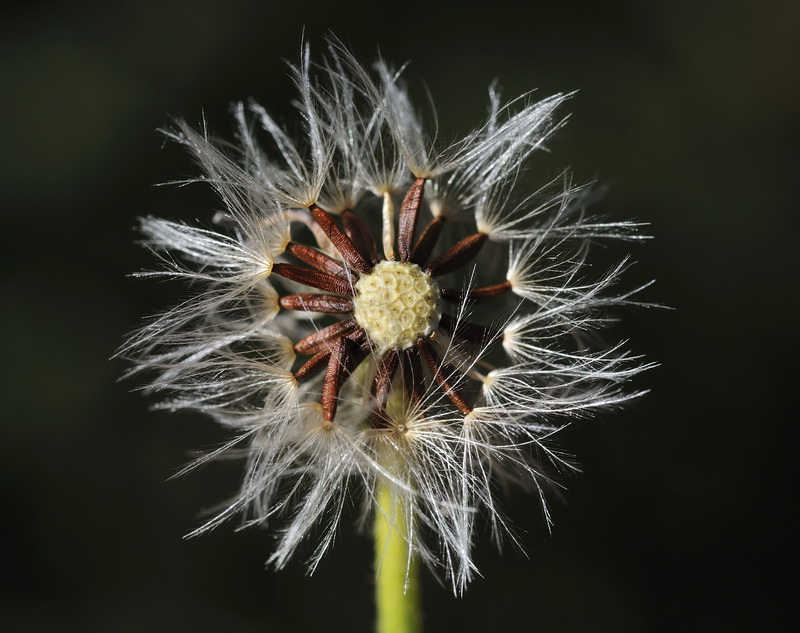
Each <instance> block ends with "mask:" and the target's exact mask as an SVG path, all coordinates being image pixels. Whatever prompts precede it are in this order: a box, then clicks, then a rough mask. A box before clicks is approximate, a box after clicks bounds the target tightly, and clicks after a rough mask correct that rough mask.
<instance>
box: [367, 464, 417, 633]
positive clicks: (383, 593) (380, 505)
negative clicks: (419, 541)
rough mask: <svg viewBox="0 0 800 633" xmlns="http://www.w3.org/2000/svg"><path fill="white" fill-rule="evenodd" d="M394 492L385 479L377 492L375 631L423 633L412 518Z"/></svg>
mask: <svg viewBox="0 0 800 633" xmlns="http://www.w3.org/2000/svg"><path fill="white" fill-rule="evenodd" d="M392 488H393V484H392V483H391V482H389V481H386V480H385V479H383V480H381V481H379V482H378V485H377V489H376V491H375V492H376V506H377V507H376V511H375V525H374V538H375V608H376V611H377V618H376V627H375V630H376V632H377V633H420V632H421V631H422V626H421V624H422V623H421V619H422V618H421V610H420V589H419V568H418V567H419V566H418V561H417V558H416V556H414V555H413V554H412V552H411V551H410V548H409V539H410V535H409V525H408V516H409V514H408V512H407V509H406V508H404V507H403V502H402V501H401V500H400V499H399V498H398V496H397V495H396V494H395V493H394V492H393V489H392Z"/></svg>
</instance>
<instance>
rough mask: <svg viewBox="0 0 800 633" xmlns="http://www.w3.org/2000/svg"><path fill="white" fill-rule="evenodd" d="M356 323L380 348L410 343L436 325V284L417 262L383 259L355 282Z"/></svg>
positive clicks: (438, 305)
mask: <svg viewBox="0 0 800 633" xmlns="http://www.w3.org/2000/svg"><path fill="white" fill-rule="evenodd" d="M353 305H354V311H353V314H354V316H355V319H356V321H357V322H358V324H359V325H360V326H361V327H363V328H364V330H366V332H367V335H368V336H369V337H370V338H371V339H372V341H373V342H374V343H375V344H376V345H377V346H378V348H379V349H380V350H382V351H385V350H388V349H391V348H393V347H398V348H401V349H404V348H406V347H411V346H412V345H414V344H415V343H416V342H417V339H418V338H419V337H420V336H426V335H428V334H430V333H431V332H432V331H433V330H434V329H436V327H437V326H438V325H439V319H440V318H441V316H442V303H441V299H440V298H439V286H438V285H437V283H436V282H435V281H434V280H433V279H431V277H430V275H428V274H426V273H424V272H422V269H420V267H419V266H417V265H416V264H412V263H409V262H395V261H383V262H380V263H379V264H377V265H376V266H375V267H374V268H373V269H372V272H370V273H368V274H366V275H362V276H361V278H360V279H359V280H358V283H356V295H355V297H354V298H353Z"/></svg>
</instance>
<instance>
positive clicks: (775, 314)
mask: <svg viewBox="0 0 800 633" xmlns="http://www.w3.org/2000/svg"><path fill="white" fill-rule="evenodd" d="M2 11H3V13H2V19H1V20H0V24H1V26H0V34H1V35H2V37H0V51H1V52H0V79H2V83H1V84H0V86H2V87H1V88H0V93H1V94H2V96H0V115H1V116H0V161H2V163H1V164H0V188H1V189H2V191H1V193H0V200H2V211H3V218H2V226H3V230H2V234H3V236H4V237H3V240H2V244H3V248H2V251H1V254H0V261H1V262H2V282H0V283H1V284H2V285H1V286H0V289H1V292H2V300H3V309H2V311H0V319H1V321H0V323H1V326H0V332H2V336H3V342H2V349H3V363H2V371H3V379H2V398H3V403H2V426H1V427H0V441H1V444H0V486H1V487H2V488H1V490H2V499H3V503H2V512H3V520H2V523H1V524H0V525H1V526H2V527H1V528H0V529H2V538H1V539H0V543H2V549H3V555H2V556H3V558H2V561H3V562H2V564H0V579H2V592H1V593H0V629H2V630H3V631H9V632H11V631H34V632H38V631H69V632H71V631H80V632H94V631H98V632H100V631H102V632H107V631H114V632H117V631H120V632H140V631H142V632H145V631H146V632H156V631H195V632H198V633H200V632H212V631H214V632H217V631H226V632H250V631H252V632H256V631H258V632H262V633H264V632H270V633H271V632H276V633H277V632H306V631H326V632H328V633H333V632H334V631H368V630H370V627H371V622H372V618H373V615H372V599H371V588H370V546H369V542H368V540H367V539H365V538H364V537H362V536H360V535H358V534H357V533H356V532H355V530H353V529H351V525H350V523H349V522H347V521H346V522H345V525H344V528H345V529H344V530H342V532H341V537H340V539H339V542H338V543H337V545H336V547H335V549H334V551H333V552H332V553H331V554H330V555H329V556H328V558H327V560H326V561H325V562H324V563H323V565H322V566H321V568H320V570H319V572H318V573H317V574H316V575H315V576H313V577H312V578H310V579H309V578H307V577H306V576H305V575H304V570H303V566H302V564H301V563H299V562H297V563H295V564H294V565H293V566H291V568H290V569H288V570H286V571H283V572H273V571H271V570H265V569H264V566H263V563H264V560H265V559H266V558H267V556H268V554H269V552H270V549H271V544H272V540H271V535H270V534H269V533H266V532H262V531H258V530H255V531H248V532H239V533H236V532H235V531H234V529H233V528H234V527H235V526H234V525H233V524H231V525H228V526H225V527H223V528H220V529H218V530H217V531H216V532H214V533H212V534H210V535H207V536H204V537H202V538H199V539H194V540H190V541H185V540H182V536H183V535H184V534H186V533H187V532H189V531H190V530H192V529H193V528H194V527H196V526H197V524H198V513H199V512H200V510H202V509H204V508H207V507H209V506H210V505H211V504H213V503H215V502H217V501H220V500H222V499H224V498H225V497H226V495H228V494H229V493H232V492H233V491H234V490H235V488H236V486H237V483H238V479H239V476H240V473H239V469H238V467H237V465H236V464H231V463H225V464H218V465H213V466H210V467H207V468H204V469H202V470H200V471H198V472H195V473H194V474H192V475H190V476H187V477H185V478H180V479H177V480H173V481H167V479H168V478H169V477H170V476H171V475H172V474H174V473H175V472H176V471H177V470H178V469H179V467H180V466H181V465H182V464H184V463H185V462H186V461H187V460H188V459H189V457H190V455H191V451H192V450H193V449H202V448H207V447H209V446H213V445H215V444H216V443H218V442H220V441H221V440H223V439H224V437H225V436H224V434H223V433H222V431H221V430H220V429H218V428H216V427H215V426H214V425H213V424H212V423H211V422H210V421H207V420H205V419H203V418H197V417H194V416H191V415H167V414H163V413H154V412H149V411H148V410H147V407H148V402H147V401H146V400H145V399H144V398H142V397H141V396H140V395H138V394H136V393H131V392H130V390H131V389H132V388H133V387H134V385H132V384H129V383H123V384H119V383H118V382H116V381H117V377H118V376H119V375H120V373H121V372H122V371H123V370H124V364H123V363H121V362H109V361H108V358H109V357H110V356H111V355H112V354H113V352H114V349H115V348H116V347H117V345H118V344H119V343H120V341H121V340H122V338H123V336H124V335H125V333H126V332H128V331H130V330H131V329H132V328H133V327H135V325H136V324H137V323H138V321H139V319H140V318H141V317H142V316H143V315H146V314H151V313H153V312H155V311H158V310H159V309H162V308H163V307H165V306H167V305H168V304H170V303H171V302H172V301H173V300H174V296H173V294H172V293H173V292H174V287H172V286H168V285H164V284H158V283H152V282H143V281H136V280H132V279H130V278H128V277H126V275H127V274H128V273H130V272H132V271H135V270H139V269H142V268H145V267H148V266H149V265H150V264H151V261H150V258H149V256H148V255H147V253H146V252H145V251H144V250H142V249H140V248H139V247H137V246H136V245H135V244H134V238H135V234H134V232H133V231H132V228H133V226H134V224H135V221H136V220H135V219H136V217H137V216H139V215H142V214H150V213H152V214H155V215H158V216H164V217H169V218H173V219H186V220H194V219H198V220H201V221H204V220H206V219H207V218H209V217H210V215H211V212H212V211H213V210H214V209H216V208H218V204H217V202H216V200H215V199H214V197H213V195H212V194H211V193H210V192H209V191H206V190H204V189H203V188H202V187H199V186H197V187H187V188H182V189H179V188H176V187H154V186H153V185H155V184H157V183H160V182H165V181H168V180H171V179H175V178H180V177H183V176H186V175H194V174H195V173H196V172H195V170H194V167H193V165H192V164H191V162H190V160H189V159H188V158H187V157H186V156H185V155H184V154H183V152H182V151H181V150H180V149H179V148H177V147H175V146H170V145H168V146H165V147H162V145H163V140H162V138H161V137H160V136H159V135H158V134H157V133H156V129H157V128H159V127H161V126H164V125H165V124H168V123H169V121H170V116H180V117H185V118H186V119H188V120H189V121H190V122H198V121H199V120H200V119H201V116H202V115H203V113H204V114H205V117H206V118H207V119H208V121H209V124H210V127H211V129H212V130H214V131H216V132H218V133H219V134H220V135H222V136H228V135H229V134H230V132H231V129H232V126H231V123H230V116H229V112H228V108H229V104H230V103H231V102H233V101H235V100H239V99H245V98H247V97H254V98H256V99H257V100H258V101H260V102H261V103H262V104H263V105H265V106H266V107H267V108H268V109H269V110H270V111H271V112H273V113H276V114H277V116H279V117H283V116H285V117H286V118H289V117H290V116H292V115H291V110H290V106H289V105H288V101H289V98H290V97H292V96H293V93H292V88H291V84H290V81H289V80H288V79H287V78H286V65H285V61H284V60H290V61H295V60H296V59H297V58H298V53H299V48H300V40H301V33H302V32H303V28H305V37H306V38H307V40H308V41H310V42H311V44H312V46H313V48H314V49H316V50H317V51H320V50H321V49H322V47H323V45H324V40H323V38H324V35H325V34H326V33H327V32H328V31H329V30H330V31H332V32H333V33H335V34H337V35H338V36H339V37H340V38H342V39H343V40H344V41H345V42H346V43H348V44H350V45H351V46H352V47H353V48H354V49H355V50H356V51H357V53H358V54H359V56H361V57H362V58H363V59H365V60H369V59H371V58H373V57H374V55H375V53H376V51H377V50H378V49H380V51H381V53H382V54H383V55H384V56H385V57H386V58H387V59H389V60H391V61H393V62H395V63H397V64H399V63H402V62H404V61H406V60H411V65H410V66H409V68H408V71H407V75H406V76H407V79H408V81H409V83H410V84H411V85H412V86H413V87H414V89H415V91H416V92H417V95H418V96H424V86H427V88H428V89H429V90H430V92H431V93H432V95H433V98H434V99H435V102H436V103H437V106H438V107H439V112H440V125H441V128H442V131H443V133H446V134H455V133H457V132H465V131H467V130H468V129H470V128H471V127H472V126H473V125H475V124H476V123H477V122H478V120H479V119H480V118H481V117H482V116H483V114H484V112H485V108H486V86H487V85H488V84H489V83H490V82H491V81H492V80H493V79H495V78H497V79H499V81H500V85H501V86H502V88H503V94H504V96H505V97H507V98H511V97H513V96H516V95H518V94H520V93H522V92H525V91H527V90H530V89H532V88H538V89H539V91H538V94H539V95H541V96H546V95H549V94H552V93H554V92H563V91H571V90H575V89H579V93H578V94H577V95H576V96H575V97H574V98H573V99H572V100H571V101H570V102H569V104H568V106H567V110H569V111H570V112H571V113H572V115H571V119H570V123H569V125H568V126H567V127H566V128H564V129H563V130H562V131H561V133H560V134H559V135H558V138H556V139H555V140H554V141H553V142H552V143H551V149H552V150H553V153H552V154H551V155H547V156H541V157H539V158H538V159H537V160H538V163H536V165H538V166H537V167H536V169H537V170H538V171H537V172H536V173H537V174H538V176H540V177H541V178H542V180H544V179H546V178H548V177H550V176H552V175H554V174H555V173H556V172H557V170H558V169H559V168H560V167H562V166H567V165H571V166H572V167H573V169H574V171H575V174H576V176H577V179H578V180H580V181H587V180H591V179H593V178H597V179H599V180H600V181H602V182H607V183H609V184H610V185H611V188H610V191H609V194H608V195H607V197H606V199H605V200H604V202H603V203H602V204H601V205H600V207H599V210H600V211H608V212H611V213H614V214H615V217H617V218H636V219H638V220H642V221H646V222H649V223H651V228H650V231H651V233H652V234H653V235H654V236H655V239H654V240H653V241H652V242H650V243H648V244H646V245H644V246H636V247H635V248H634V257H635V259H637V260H638V261H639V264H638V265H637V266H636V267H635V268H634V269H633V270H632V271H631V273H630V274H629V275H628V279H627V281H628V283H629V284H630V286H633V285H634V284H636V283H638V282H644V281H646V280H648V279H651V278H653V277H655V278H657V280H658V282H657V284H656V285H655V286H653V287H652V288H650V289H648V290H647V291H646V293H645V294H644V296H643V297H642V298H643V299H645V300H648V301H656V302H661V303H664V304H667V305H669V306H672V307H673V308H674V311H657V310H644V309H638V310H631V311H630V312H628V313H627V314H625V315H624V319H623V321H622V323H621V324H620V325H619V326H618V327H616V328H615V329H614V330H613V332H612V336H614V337H619V338H630V339H631V340H632V343H631V347H632V348H633V349H634V350H635V351H636V352H639V353H643V354H645V355H646V357H647V358H648V359H650V360H655V361H658V362H660V363H661V366H660V367H659V368H658V369H656V370H654V371H652V372H649V373H648V374H647V375H645V376H644V377H642V379H641V380H640V381H639V383H638V384H639V386H641V387H649V388H651V389H652V393H651V394H650V395H648V396H647V397H646V398H644V399H642V400H641V401H639V402H638V403H636V404H635V405H634V406H633V407H630V408H629V409H628V410H626V411H625V412H624V413H622V414H619V415H607V416H604V417H602V418H601V419H599V420H596V421H591V422H586V423H581V424H578V425H576V426H574V427H573V428H570V429H569V430H568V431H567V432H565V434H564V437H563V440H562V444H563V445H564V446H566V447H568V448H569V449H570V450H572V451H574V452H575V453H576V454H577V455H578V458H579V460H580V461H581V463H582V464H583V467H584V473H583V474H582V475H581V476H579V477H577V478H574V479H572V480H570V481H568V482H567V484H568V488H569V491H568V493H567V495H566V503H561V502H559V501H555V502H554V504H553V514H554V518H555V524H556V525H555V529H554V531H553V533H552V535H550V534H548V532H547V530H546V528H545V526H544V524H543V519H542V515H541V512H540V509H539V508H538V505H537V502H536V500H535V499H534V498H533V497H527V496H524V495H521V494H516V495H514V497H513V499H511V500H509V501H508V503H507V507H508V511H509V514H510V515H511V516H512V517H513V518H514V522H515V524H516V525H517V526H518V528H519V532H520V535H521V539H522V541H523V542H524V544H525V547H526V550H527V558H525V557H524V556H520V555H519V554H517V553H515V552H513V551H510V550H509V551H505V552H503V554H502V555H500V554H498V553H497V552H496V551H495V549H494V548H493V546H492V545H491V543H489V539H488V538H485V535H484V536H483V537H482V538H481V539H480V543H479V546H478V550H477V551H478V554H477V558H478V563H479V566H480V569H481V571H482V572H483V574H484V578H483V579H478V580H477V581H476V582H475V583H474V584H473V585H472V586H471V587H470V589H469V592H468V594H467V596H466V598H464V599H463V600H457V599H454V598H452V597H451V596H450V595H449V593H448V590H447V589H445V588H442V587H440V586H438V585H437V584H436V582H435V580H433V579H431V578H428V579H427V580H426V587H425V595H424V598H425V607H426V618H427V630H428V631H430V632H432V631H442V632H449V631H469V632H472V631H535V632H537V633H542V632H543V633H549V632H554V633H558V632H578V631H581V632H583V631H594V632H597V631H600V632H603V631H609V632H611V631H613V632H620V631H622V632H628V631H630V632H668V631H669V632H671V631H682V632H683V633H688V632H690V631H756V630H784V629H781V624H783V623H785V622H787V620H788V617H789V615H791V613H790V607H791V604H790V599H791V598H792V595H793V593H794V592H792V593H790V587H789V586H788V584H786V582H787V581H785V580H782V573H783V572H787V573H789V574H794V568H793V567H791V566H790V562H789V554H790V552H791V551H792V549H793V548H792V547H791V546H790V542H794V539H795V538H796V534H797V532H796V530H795V529H794V525H790V523H789V521H790V516H791V514H792V506H793V505H794V503H795V501H796V497H797V494H796V492H795V487H794V482H795V480H796V475H795V474H794V473H795V471H794V468H793V463H792V462H793V461H794V459H795V453H794V450H795V444H794V442H793V441H792V440H790V432H791V431H793V430H794V429H793V426H794V424H796V422H795V423H793V424H790V416H791V413H790V411H791V410H792V409H793V408H794V407H792V406H791V405H792V404H793V401H794V400H795V399H794V398H793V397H792V395H791V394H792V393H794V389H795V388H796V387H795V386H794V379H795V376H796V372H795V371H794V366H795V364H796V359H797V357H798V346H797V334H796V333H795V332H794V331H793V330H792V329H791V328H792V327H796V326H797V315H798V302H797V287H798V284H797V269H796V268H795V261H796V255H794V256H793V255H792V254H791V253H792V252H795V253H796V251H797V247H796V244H795V242H796V240H797V238H796V236H797V228H798V227H797V211H798V203H800V185H798V182H800V178H799V177H798V171H800V170H799V169H798V168H799V167H800V161H798V147H799V146H800V81H799V79H800V36H799V35H798V33H800V3H798V2H795V1H793V0H765V1H762V2H749V3H748V2H702V1H701V2H691V1H689V0H680V1H676V2H657V1H651V2H636V1H634V0H610V1H607V2H602V3H590V2H585V3H579V2H569V1H566V2H548V3H539V2H528V3H524V4H523V3H513V2H508V1H507V0H494V1H493V2H490V3H487V4H481V5H474V6H473V5H469V4H466V3H463V2H452V3H448V2H436V1H432V2H424V3H421V4H419V5H415V4H413V3H402V4H400V3H396V4H379V3H376V2H363V1H360V0H359V1H356V2H349V3H334V2H319V1H318V0H308V1H307V2H295V3H291V2H288V3H287V2H281V3H279V2H271V1H269V0H262V1H260V2H255V1H249V0H228V1H226V2H210V1H204V0H193V1H189V0H185V1H180V2H155V1H153V0H137V1H136V2H133V1H124V0H123V1H120V2H99V1H89V0H75V1H73V2H69V3H67V2H60V3H59V2H36V1H33V2H25V3H23V2H16V3H12V5H11V6H10V7H9V6H7V7H6V8H4V9H3V10H2ZM565 112H566V110H565ZM621 252H622V251H620V252H619V253H618V252H616V251H615V250H613V249H612V251H611V252H610V253H609V254H610V255H611V256H617V255H618V254H620V253H621ZM790 537H791V538H792V541H790V540H789V538H790ZM794 549H796V548H794ZM794 619H795V620H796V618H794ZM775 627H777V628H775Z"/></svg>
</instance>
